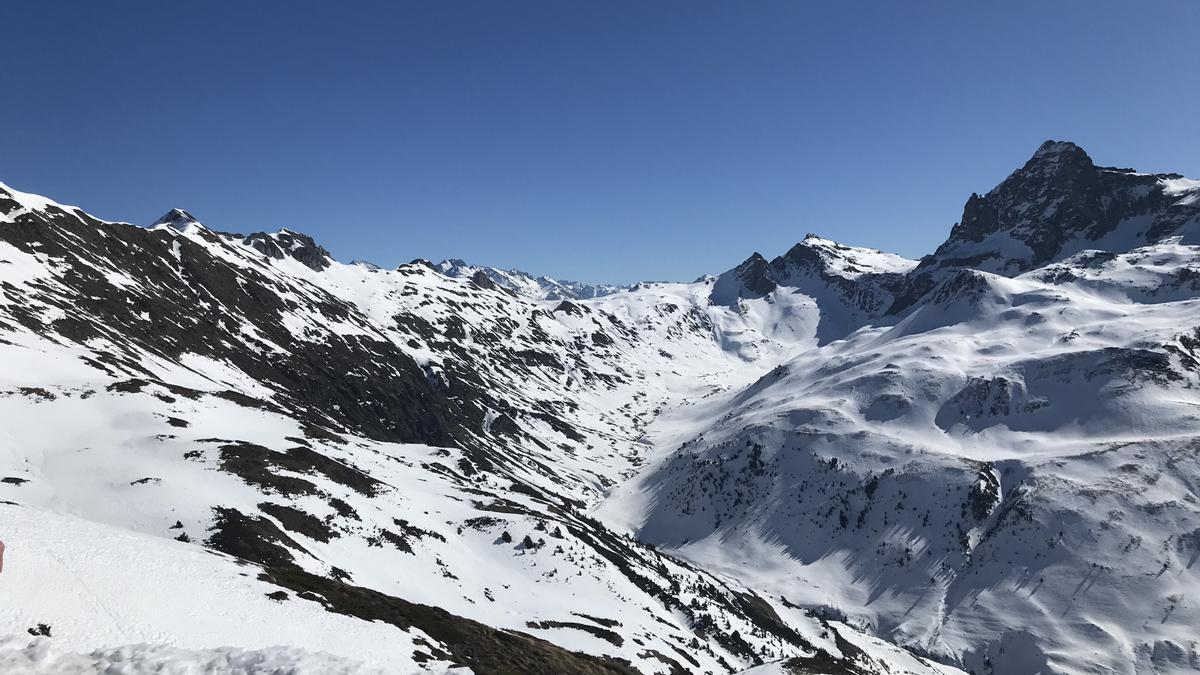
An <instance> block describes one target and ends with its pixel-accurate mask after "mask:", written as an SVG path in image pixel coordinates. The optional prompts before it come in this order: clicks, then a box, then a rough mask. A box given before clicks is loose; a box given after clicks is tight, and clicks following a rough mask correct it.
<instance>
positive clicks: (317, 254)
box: [243, 229, 332, 272]
mask: <svg viewBox="0 0 1200 675" xmlns="http://www.w3.org/2000/svg"><path fill="white" fill-rule="evenodd" d="M243 243H244V244H246V245H247V246H250V247H252V248H254V249H255V250H256V251H258V252H259V253H262V254H263V255H265V256H267V257H269V258H274V259H275V260H282V259H283V258H285V257H289V258H294V259H295V260H297V261H299V262H301V263H303V264H304V265H305V266H306V267H308V268H310V269H313V270H316V271H317V272H320V271H321V270H323V269H325V268H326V267H329V265H330V262H329V261H330V260H331V258H332V256H330V255H329V251H327V250H325V248H324V247H323V246H321V245H320V244H318V243H317V242H316V241H315V240H314V239H313V238H312V237H310V236H308V235H307V234H302V233H300V232H293V231H292V230H288V229H283V230H280V231H278V232H275V233H272V234H268V233H266V232H255V233H253V234H251V235H249V236H248V237H246V238H245V239H244V240H243Z"/></svg>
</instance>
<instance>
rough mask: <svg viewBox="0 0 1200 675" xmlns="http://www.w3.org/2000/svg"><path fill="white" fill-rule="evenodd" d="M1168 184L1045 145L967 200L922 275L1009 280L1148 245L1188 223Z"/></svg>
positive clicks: (1074, 149) (1078, 151)
mask: <svg viewBox="0 0 1200 675" xmlns="http://www.w3.org/2000/svg"><path fill="white" fill-rule="evenodd" d="M1167 178H1168V176H1165V175H1164V176H1156V175H1152V174H1142V173H1136V172H1134V171H1132V170H1129V169H1122V170H1115V169H1106V168H1103V167H1098V166H1096V164H1095V163H1094V162H1093V161H1092V159H1091V157H1089V156H1088V154H1087V153H1086V152H1084V150H1083V149H1082V148H1080V147H1079V146H1078V145H1076V144H1074V143H1071V142H1068V141H1046V142H1045V143H1042V145H1041V146H1039V147H1038V149H1037V150H1036V151H1035V152H1034V153H1033V156H1032V157H1030V158H1029V160H1028V161H1027V162H1025V164H1024V165H1023V166H1022V167H1021V168H1020V169H1017V170H1016V171H1014V172H1013V173H1012V174H1011V175H1009V176H1008V177H1007V178H1005V179H1004V181H1002V182H1001V183H1000V184H999V185H997V186H996V187H995V188H993V189H992V190H991V191H989V192H988V193H987V194H985V195H979V194H972V195H971V196H970V198H968V199H967V203H966V204H965V205H964V207H963V215H962V219H961V220H960V221H959V222H958V223H957V224H956V225H955V226H954V227H953V229H952V230H951V232H950V237H949V238H948V239H947V240H946V242H945V243H943V244H942V245H941V246H940V247H938V249H937V251H936V252H935V253H934V254H933V256H931V257H930V258H928V259H927V260H926V261H924V262H923V263H922V267H923V268H930V267H971V268H976V269H981V270H984V271H987V272H994V273H998V274H1004V275H1009V276H1011V275H1015V274H1020V273H1022V272H1025V271H1027V270H1030V269H1033V268H1036V267H1040V266H1042V265H1045V264H1047V263H1050V262H1054V261H1055V260H1060V259H1062V258H1064V257H1066V256H1069V255H1072V254H1074V253H1077V252H1079V251H1080V250H1083V249H1085V248H1104V249H1105V250H1108V249H1109V248H1114V247H1115V248H1116V249H1119V250H1129V249H1130V248H1134V247H1136V246H1140V245H1144V244H1146V243H1152V242H1154V241H1157V240H1160V239H1161V238H1162V237H1164V236H1167V235H1169V234H1172V233H1174V232H1175V231H1176V230H1177V229H1178V228H1179V227H1180V226H1181V225H1184V224H1185V223H1187V222H1188V221H1189V220H1190V219H1191V218H1192V217H1194V216H1195V213H1192V212H1187V211H1186V209H1178V208H1171V207H1172V206H1173V205H1172V204H1171V202H1170V201H1169V200H1168V199H1166V198H1165V195H1164V189H1165V186H1164V182H1163V181H1164V180H1166V179H1167ZM1174 206H1179V205H1178V204H1175V205H1174ZM1184 206H1186V205H1184ZM1192 211H1195V208H1193V209H1192Z"/></svg>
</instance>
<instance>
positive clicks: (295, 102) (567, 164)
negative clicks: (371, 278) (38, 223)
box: [0, 0, 1200, 282]
mask: <svg viewBox="0 0 1200 675" xmlns="http://www.w3.org/2000/svg"><path fill="white" fill-rule="evenodd" d="M823 4H825V5H830V6H826V7H817V6H815V5H816V3H812V5H808V4H806V3H801V2H758V1H738V2H732V1H731V2H724V3H709V2H697V1H693V0H688V1H685V2H670V1H658V0H655V1H654V2H629V3H625V2H570V1H562V2H545V3H542V2H521V1H504V2H492V1H480V2H456V1H453V0H450V1H438V2H420V3H415V2H414V3H401V2H378V3H371V2H343V3H332V2H320V3H305V2H286V3H285V2H257V1H256V2H236V3H235V2H192V3H182V2H165V1H163V0H156V1H154V2H135V1H127V0H123V1H122V2H112V3H99V2H94V1H91V0H89V1H88V2H82V1H80V2H53V3H51V2H37V1H34V0H26V1H15V2H7V3H5V7H4V9H3V10H0V21H2V23H3V26H4V29H3V33H4V38H3V47H2V48H0V53H2V54H3V56H2V57H0V181H3V182H6V183H9V184H10V185H12V186H14V187H17V188H19V189H23V190H27V191H31V192H38V193H42V194H47V195H49V196H51V197H54V198H57V199H59V200H60V201H66V202H68V203H74V204H79V205H80V206H83V207H84V208H86V209H87V210H89V211H91V212H93V213H95V214H97V215H99V216H101V217H105V218H109V219H113V220H125V221H129V222H135V223H140V224H147V223H149V222H150V221H153V220H154V219H155V218H156V217H158V216H159V215H161V214H162V213H163V212H164V211H166V210H168V209H169V208H171V207H175V206H178V207H182V208H186V209H189V210H190V211H192V212H193V213H194V214H196V216H197V217H198V218H200V219H201V220H202V221H204V222H205V223H206V224H208V225H210V226H211V227H214V228H217V229H225V230H232V231H242V232H245V231H251V230H262V229H268V230H273V229H277V228H279V227H285V226H286V227H290V228H293V229H296V230H300V231H305V232H308V233H310V234H312V235H314V236H315V237H316V238H317V239H318V240H319V241H321V242H322V243H323V244H324V245H325V246H326V247H327V248H329V249H330V250H331V251H332V252H333V253H334V254H335V255H336V256H337V257H339V258H341V259H344V260H349V259H353V258H366V259H369V260H372V261H375V262H377V263H380V264H384V265H393V264H396V263H398V262H402V261H407V260H409V259H412V258H415V257H426V258H432V259H435V260H436V259H441V258H443V257H460V258H465V259H467V260H470V261H474V262H479V263H485V264H493V265H498V266H504V267H508V266H516V267H520V268H523V269H527V270H529V271H532V272H538V273H544V274H550V275H553V276H558V277H562V278H577V279H582V280H585V281H616V282H627V281H633V280H638V279H691V278H694V277H696V276H698V275H700V274H702V273H708V272H712V273H716V272H720V271H722V270H724V269H727V268H729V267H731V266H732V265H734V264H736V263H737V262H740V261H741V260H742V259H744V258H745V257H746V256H747V255H749V254H750V253H751V252H753V251H755V250H758V251H761V252H762V253H763V254H765V255H767V256H768V257H770V256H774V255H777V254H779V253H782V252H783V251H785V250H786V249H787V248H788V247H789V246H790V245H791V244H793V243H794V242H795V241H797V240H798V239H800V238H801V237H802V236H803V235H804V233H805V232H808V231H813V232H817V233H819V234H822V235H824V236H827V237H831V238H835V239H839V240H842V241H845V242H847V243H852V244H858V245H868V246H874V247H876V248H883V249H887V250H892V251H895V252H898V253H902V254H905V255H908V256H913V257H916V256H920V255H921V254H923V253H927V252H929V251H930V250H932V249H933V248H934V247H935V246H936V245H937V244H938V243H939V242H940V241H941V240H942V239H943V238H944V237H945V235H946V233H947V232H948V230H949V228H950V226H951V225H952V224H953V223H954V222H955V221H956V220H957V219H958V217H959V215H960V214H961V209H962V204H963V202H964V201H965V200H966V198H967V196H968V195H969V194H970V193H971V192H972V191H978V192H983V191H986V190H987V189H989V188H991V187H992V186H993V185H994V184H995V183H997V182H998V181H1000V180H1001V179H1003V178H1004V176H1006V175H1007V174H1008V173H1009V172H1010V171H1012V170H1013V169H1015V168H1016V167H1018V166H1019V165H1020V164H1021V163H1022V162H1024V160H1025V159H1026V158H1027V157H1028V156H1029V155H1030V154H1031V153H1032V152H1033V150H1034V149H1035V148H1036V147H1037V145H1038V144H1039V143H1040V142H1041V141H1043V140H1045V139H1047V138H1055V139H1066V140H1073V141H1075V142H1077V143H1079V144H1081V145H1082V146H1083V147H1084V148H1085V149H1087V150H1088V151H1089V152H1090V153H1091V154H1092V156H1093V158H1095V159H1096V161H1097V162H1099V163H1102V164H1115V165H1120V166H1133V167H1136V168H1139V169H1142V170H1148V171H1178V172H1181V173H1184V174H1186V175H1191V176H1200V124H1198V120H1200V87H1198V86H1197V83H1198V82H1200V51H1198V50H1197V46H1198V44H1200V37H1198V36H1200V2H1195V1H1194V0H1186V1H1178V2H1153V3H1150V2H1145V3H1143V2H1128V1H1125V0H1120V1H1115V0H1114V1H1099V2H1096V1H1084V0H1078V1H1075V2H1070V1H1063V2H1011V3H1010V2H1005V3H982V2H950V1H946V2H879V3H823Z"/></svg>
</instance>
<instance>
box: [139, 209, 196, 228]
mask: <svg viewBox="0 0 1200 675" xmlns="http://www.w3.org/2000/svg"><path fill="white" fill-rule="evenodd" d="M193 225H200V221H199V220H196V217H195V216H193V215H192V214H190V213H188V212H187V211H184V210H183V209H171V210H170V211H167V212H166V213H164V214H163V215H162V217H161V218H159V219H158V220H156V221H154V223H152V224H151V225H150V227H151V228H156V227H170V228H172V229H176V230H179V231H181V232H182V231H183V230H186V229H187V228H189V227H191V226H193ZM201 227H203V226H202V225H201Z"/></svg>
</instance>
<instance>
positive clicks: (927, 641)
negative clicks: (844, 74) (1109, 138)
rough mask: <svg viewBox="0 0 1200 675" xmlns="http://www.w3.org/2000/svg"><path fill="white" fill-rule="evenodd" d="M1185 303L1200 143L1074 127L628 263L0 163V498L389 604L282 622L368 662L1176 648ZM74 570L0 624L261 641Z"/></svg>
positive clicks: (212, 560) (647, 664) (1107, 653)
mask: <svg viewBox="0 0 1200 675" xmlns="http://www.w3.org/2000/svg"><path fill="white" fill-rule="evenodd" d="M1198 307H1200V181H1194V180H1189V179H1186V178H1183V177H1182V176H1179V175H1177V174H1145V173H1138V172H1135V171H1133V170H1131V169H1116V168H1106V167H1098V166H1096V165H1095V164H1094V163H1093V162H1092V160H1091V159H1090V158H1089V157H1088V155H1087V154H1086V153H1085V152H1084V151H1083V150H1082V149H1080V148H1079V147H1078V146H1076V145H1074V144H1071V143H1066V142H1059V141H1048V142H1046V143H1045V144H1043V145H1042V146H1041V147H1040V148H1038V150H1037V151H1036V152H1035V154H1034V155H1033V156H1032V157H1031V159H1030V160H1029V161H1028V162H1027V163H1026V164H1025V165H1024V166H1023V167H1021V168H1020V169H1018V170H1017V171H1015V172H1014V173H1013V174H1012V175H1010V176H1009V177H1007V178H1006V179H1004V180H1003V181H1002V182H1001V183H1000V184H999V185H998V186H997V187H995V188H994V189H992V190H991V191H990V192H988V193H986V194H984V195H982V196H980V195H972V196H971V197H970V198H969V199H968V200H967V203H966V205H965V207H964V210H963V215H962V217H961V219H960V221H959V223H957V224H955V225H954V226H953V228H952V229H951V231H950V235H949V238H948V239H947V240H946V242H945V243H943V244H942V245H941V246H939V247H938V248H937V250H936V251H935V252H933V253H932V254H930V255H928V256H926V257H924V258H923V259H921V260H919V261H914V260H907V259H904V258H902V257H900V256H896V255H892V254H889V253H885V252H881V251H876V250H872V249H867V248H859V247H851V246H845V245H842V244H839V243H837V242H834V241H831V240H828V239H824V238H821V237H818V236H815V235H808V236H806V237H804V239H803V240H802V241H800V242H799V243H797V244H796V245H795V246H794V247H792V248H791V249H790V250H788V251H787V252H785V253H783V254H782V255H779V256H777V257H774V258H772V259H768V258H766V257H764V256H762V255H760V254H758V253H754V254H753V255H752V256H750V257H749V258H748V259H747V260H746V261H745V262H743V263H742V264H740V265H738V266H737V267H735V268H734V269H732V270H729V271H727V272H724V273H723V274H720V275H718V276H716V277H707V278H704V279H701V280H698V281H696V282H692V283H659V282H655V283H642V284H637V285H635V286H631V287H620V286H603V285H585V284H579V283H576V282H566V281H559V280H554V279H550V278H547V277H536V276H533V275H529V274H526V273H523V272H519V271H516V270H499V269H495V268H489V267H482V266H474V265H468V264H467V263H465V262H463V261H461V260H448V261H443V262H442V263H439V264H432V263H429V262H426V261H420V260H418V261H414V262H412V263H408V264H404V265H400V266H399V267H397V268H395V269H384V268H381V267H378V266H376V265H372V264H369V263H361V262H359V263H350V264H345V263H342V262H339V261H337V260H335V259H334V258H333V257H332V256H331V255H330V254H329V252H328V251H327V250H326V249H324V248H323V247H321V246H320V244H319V243H317V242H316V241H314V240H313V239H312V238H311V237H308V236H307V235H304V234H301V233H298V232H294V231H291V230H281V231H279V232H274V233H263V232H259V233H252V234H249V235H241V234H232V233H226V232H220V231H217V230H213V229H210V228H209V227H207V226H205V225H204V224H202V223H201V222H200V221H199V220H197V218H196V217H194V216H193V215H192V214H190V213H188V212H187V211H183V210H181V209H174V210H171V211H170V212H168V213H167V214H166V215H164V216H163V218H161V219H160V220H159V221H158V222H156V223H154V224H153V225H151V226H150V227H146V228H143V227H138V226H133V225H128V224H124V223H113V222H107V221H103V220H100V219H97V218H95V217H93V216H91V215H89V214H87V213H86V212H84V211H83V210H81V209H79V208H76V207H71V206H65V205H61V204H58V203H56V202H53V201H51V200H48V199H45V198H43V197H38V196H36V195H31V194H26V193H22V192H19V191H17V190H14V189H11V188H7V187H5V186H3V185H0V363H2V364H3V365H4V372H5V374H6V376H5V377H4V378H3V381H0V419H3V420H4V422H5V423H4V429H3V431H0V478H2V482H0V501H2V502H4V504H3V505H2V508H3V509H4V514H5V517H6V518H8V519H9V521H10V524H11V525H10V527H11V528H13V529H14V531H19V532H39V531H41V529H43V528H42V527H41V526H39V525H38V524H39V523H44V522H54V523H57V525H55V527H56V528H59V529H64V531H65V530H66V529H70V530H71V531H76V530H78V531H79V532H81V533H89V534H87V535H86V536H89V537H90V536H96V537H101V536H103V537H115V536H118V535H117V534H115V533H120V535H119V536H120V537H122V538H123V539H122V540H123V541H124V540H126V539H127V540H128V541H129V542H135V543H130V544H129V545H130V546H136V547H141V548H142V549H144V555H143V559H144V560H147V561H149V560H159V559H162V560H176V559H177V560H178V561H179V563H178V565H179V568H180V569H182V568H184V567H186V568H187V569H190V570H193V572H192V574H195V575H200V576H201V577H206V576H211V578H212V579H233V578H238V579H244V581H238V582H237V583H233V582H230V581H223V582H221V583H219V584H218V583H216V582H214V584H213V585H212V586H213V588H219V589H222V590H221V591H220V592H221V593H224V595H222V596H220V597H218V599H217V600H213V601H211V602H218V603H219V602H225V603H228V605H229V607H246V608H250V607H254V608H257V609H255V610H254V611H256V612H260V614H259V615H256V616H258V617H259V618H258V619H256V620H257V621H259V622H260V623H267V624H270V626H272V628H271V630H276V629H278V630H285V629H284V628H281V627H280V626H284V625H286V626H291V625H293V624H295V625H333V624H332V623H330V622H333V621H343V622H352V623H353V622H359V623H360V624H361V625H363V626H364V627H365V626H371V628H370V630H372V631H379V630H386V631H391V632H390V633H388V635H390V636H391V637H389V638H388V639H386V640H376V641H374V642H372V644H371V646H369V647H362V646H359V647H354V646H353V645H352V644H351V643H349V642H347V641H345V640H343V639H341V638H340V637H339V634H338V632H337V631H336V630H333V629H332V628H331V629H329V630H327V631H325V632H323V633H321V632H319V631H318V636H317V637H315V638H314V637H313V636H312V635H309V634H306V635H305V637H303V638H301V637H298V636H292V637H289V636H290V635H292V634H291V633H286V632H284V633H279V635H278V636H277V637H274V638H273V640H274V642H272V644H276V643H278V644H285V645H287V646H291V647H298V648H304V649H312V650H316V651H324V652H328V653H329V654H331V655H332V657H337V658H346V659H351V660H357V661H361V662H362V664H363V668H365V669H368V670H367V671H364V672H369V669H371V668H374V669H376V670H382V671H384V672H411V671H417V670H424V671H431V672H447V671H448V669H453V668H454V667H456V666H465V667H468V668H470V669H471V671H473V672H477V673H509V672H512V673H524V672H556V673H558V672H561V673H576V672H577V673H608V672H611V673H624V672H641V673H670V674H672V675H675V674H677V673H726V672H740V671H742V670H744V669H747V668H752V667H756V666H762V667H764V668H773V669H774V670H773V671H771V672H794V673H804V672H839V673H843V672H844V673H890V672H910V673H952V672H959V671H960V669H961V670H964V671H969V672H975V673H1045V672H1055V673H1111V672H1122V673H1124V672H1147V673H1149V672H1155V673H1160V672H1187V671H1190V670H1195V669H1200V644H1198V643H1197V639H1196V635H1195V631H1194V626H1195V625H1197V624H1198V623H1200V606H1198V605H1196V601H1195V598H1196V596H1197V592H1198V591H1200V576H1198V575H1200V573H1198V572H1197V571H1196V570H1197V569H1200V568H1197V567H1196V565H1195V563H1196V561H1197V560H1198V559H1200V501H1198V500H1200V494H1197V490H1198V489H1200V488H1197V486H1198V485H1200V454H1198V452H1197V449H1198V448H1200V422H1198V418H1197V416H1196V413H1195V411H1196V410H1197V409H1200V408H1198V406H1200V353H1198V351H1200V320H1197V319H1196V317H1197V316H1200V314H1197V311H1196V310H1197V308H1198ZM29 536H36V535H29ZM172 540H174V541H172ZM10 545H11V542H10ZM26 548H29V549H31V550H37V547H36V546H26ZM200 548H202V549H204V550H207V551H210V552H211V553H212V554H213V555H210V556H199V557H193V556H192V554H193V553H195V551H196V550H198V549H200ZM48 550H49V549H48ZM47 555H49V554H47ZM33 562H36V561H33ZM45 562H46V565H48V566H49V567H47V569H54V570H58V569H60V568H61V566H58V567H56V566H55V565H54V563H53V560H52V559H51V558H47V559H46V561H45ZM136 564H137V563H136V562H133V563H131V565H133V566H136ZM164 564H166V565H167V567H168V568H169V567H171V565H170V564H167V563H164ZM10 567H11V566H10ZM62 569H65V568H62ZM239 570H241V571H240V572H239ZM5 573H6V576H7V575H8V574H9V573H10V569H6V570H5ZM20 573H21V572H20V571H18V572H17V574H20ZM56 573H57V572H56ZM113 573H114V574H115V572H113ZM63 574H64V576H63V577H62V578H61V579H60V580H59V583H57V584H56V585H55V588H57V589H64V590H62V593H63V594H64V595H70V594H73V593H76V592H84V591H82V590H78V589H81V588H88V589H97V588H100V589H102V588H107V587H109V586H111V587H113V588H119V587H120V583H118V582H117V581H115V580H111V579H110V580H108V581H107V582H106V580H105V579H97V578H93V577H89V576H72V574H70V573H67V572H63ZM89 574H106V572H89ZM148 578H150V577H148ZM153 578H157V577H153ZM121 583H124V582H121ZM76 586H78V588H76ZM72 589H75V590H72ZM54 592H58V591H54ZM88 593H90V596H89V597H94V602H92V603H90V604H88V605H86V606H84V605H80V604H78V603H75V604H70V603H67V604H55V603H51V604H49V605H46V606H24V605H21V604H20V603H17V604H16V605H15V609H13V610H11V611H9V613H0V622H2V625H0V637H3V636H4V635H5V634H7V633H14V634H22V635H25V634H26V628H28V627H29V626H28V625H26V624H29V625H34V624H36V623H45V624H47V625H54V626H56V627H57V628H56V629H55V633H54V637H49V636H45V635H42V634H41V633H38V634H37V635H36V636H34V640H35V641H41V642H40V643H39V644H41V643H45V642H46V641H57V642H55V643H54V644H57V645H67V646H68V647H69V648H70V649H73V650H76V651H78V652H81V653H86V652H91V651H92V650H100V649H113V648H118V647H121V646H122V645H124V644H128V643H134V642H160V641H163V640H167V641H169V642H171V643H173V644H179V645H185V646H188V645H190V646H193V647H196V648H204V649H211V648H216V647H227V646H242V647H254V646H256V645H255V644H250V643H246V644H241V645H229V644H226V643H213V642H212V641H213V640H217V639H218V638H216V637H207V638H206V637H204V636H217V635H224V633H221V625H220V624H221V621H222V617H221V616H219V615H214V616H207V615H206V613H205V612H196V611H193V610H189V609H188V608H187V606H186V604H180V605H179V606H175V605H173V604H172V602H177V603H186V602H187V601H186V600H185V599H182V598H179V599H176V600H174V601H171V602H162V603H159V605H161V606H159V605H156V606H155V607H153V608H147V607H143V606H142V605H138V604H135V603H131V602H130V601H129V599H128V598H123V597H121V595H120V594H119V593H115V592H114V593H111V594H107V595H106V594H105V593H103V592H102V591H94V590H91V591H88ZM162 593H163V595H164V597H168V596H171V589H170V588H166V587H164V588H162ZM264 598H265V600H264ZM135 608H136V611H137V612H138V613H139V614H137V617H136V620H132V619H131V620H130V621H129V622H128V625H129V627H128V628H127V629H126V630H125V631H124V632H123V633H120V634H116V633H111V632H106V631H96V630H94V629H89V628H88V626H94V625H95V623H96V622H97V621H104V618H103V617H105V616H110V617H111V616H118V615H119V616H127V615H131V613H132V612H134V611H135ZM245 611H249V610H248V609H247V610H245ZM180 615H186V616H189V617H192V618H191V619H189V621H187V622H180V621H177V620H176V619H175V617H177V616H180ZM281 617H287V618H286V620H285V619H284V618H281ZM329 617H336V619H333V618H329ZM30 622H33V623H30ZM339 625H340V624H339ZM354 625H358V624H354ZM288 630H290V629H288ZM297 635H298V634H297ZM220 639H235V638H234V637H231V638H220ZM5 644H6V643H4V642H3V641H0V663H2V662H3V661H2V659H3V658H4V656H3V654H4V649H5ZM22 646H24V645H22ZM32 648H33V647H32V646H31V647H30V649H32ZM39 648H40V647H39ZM763 672H766V671H763Z"/></svg>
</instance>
